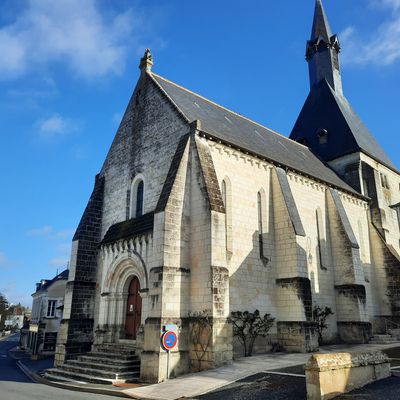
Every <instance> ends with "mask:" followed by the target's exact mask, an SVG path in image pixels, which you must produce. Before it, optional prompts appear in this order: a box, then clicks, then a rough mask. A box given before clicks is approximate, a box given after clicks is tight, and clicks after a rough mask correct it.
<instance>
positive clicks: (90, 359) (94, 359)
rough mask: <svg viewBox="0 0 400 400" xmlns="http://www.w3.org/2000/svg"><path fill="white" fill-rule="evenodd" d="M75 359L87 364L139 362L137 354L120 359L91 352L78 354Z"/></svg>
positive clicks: (127, 363)
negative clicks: (82, 354)
mask: <svg viewBox="0 0 400 400" xmlns="http://www.w3.org/2000/svg"><path fill="white" fill-rule="evenodd" d="M77 361H81V362H83V363H86V364H87V363H89V364H103V367H104V364H105V365H110V366H111V365H116V366H118V365H129V364H131V363H135V362H139V357H138V356H131V357H130V358H128V359H124V360H122V359H120V358H110V357H108V358H107V357H100V356H93V355H92V353H88V354H87V355H85V356H79V357H78V360H77Z"/></svg>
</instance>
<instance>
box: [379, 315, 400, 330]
mask: <svg viewBox="0 0 400 400" xmlns="http://www.w3.org/2000/svg"><path fill="white" fill-rule="evenodd" d="M379 318H380V319H383V320H384V321H385V332H386V333H387V332H388V330H389V328H388V322H389V323H390V324H392V325H394V326H395V328H390V329H400V324H398V323H397V322H393V321H392V320H390V319H388V318H385V317H379Z"/></svg>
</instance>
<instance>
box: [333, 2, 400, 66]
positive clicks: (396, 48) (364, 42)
mask: <svg viewBox="0 0 400 400" xmlns="http://www.w3.org/2000/svg"><path fill="white" fill-rule="evenodd" d="M371 4H372V5H373V6H379V7H383V8H386V9H387V8H389V9H390V10H391V15H390V18H389V19H387V20H386V21H384V22H382V23H381V24H380V25H379V26H378V28H377V29H376V31H375V32H373V34H372V36H371V37H370V38H369V39H366V38H363V37H362V36H361V34H360V33H359V32H358V31H357V30H356V29H355V28H354V27H348V28H346V29H345V30H344V31H343V32H342V34H341V35H340V36H341V41H342V44H343V56H342V61H343V63H345V64H359V65H363V64H376V65H383V66H385V65H390V64H393V63H394V62H396V61H399V60H400V0H379V1H376V0H375V1H372V3H371Z"/></svg>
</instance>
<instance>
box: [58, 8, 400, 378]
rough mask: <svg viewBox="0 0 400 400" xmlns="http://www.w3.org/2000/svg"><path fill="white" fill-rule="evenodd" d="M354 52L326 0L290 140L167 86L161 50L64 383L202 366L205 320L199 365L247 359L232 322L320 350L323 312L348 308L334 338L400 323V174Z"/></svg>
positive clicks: (78, 268)
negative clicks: (264, 319) (360, 102)
mask: <svg viewBox="0 0 400 400" xmlns="http://www.w3.org/2000/svg"><path fill="white" fill-rule="evenodd" d="M339 54H340V42H339V38H338V37H337V35H334V34H332V32H331V29H330V27H329V24H328V20H327V17H326V15H325V11H324V9H323V6H322V3H321V0H316V6H315V16H314V21H313V26H312V33H311V38H310V40H309V41H308V42H307V46H306V60H307V62H308V65H309V79H310V93H309V95H308V97H307V99H306V101H305V104H304V106H303V108H302V110H301V112H300V114H299V116H298V118H297V121H296V122H295V124H294V127H293V130H292V132H291V134H290V138H287V137H285V136H282V135H280V134H278V133H276V132H275V131H273V130H271V129H270V128H268V127H265V126H262V125H260V124H258V123H256V122H253V121H251V120H250V119H248V118H246V117H244V116H242V115H240V114H237V113H235V112H233V111H230V110H228V109H226V108H225V107H223V106H221V105H219V104H216V103H214V102H213V101H210V100H208V99H206V98H204V97H202V96H200V95H199V94H196V93H193V92H191V91H190V90H188V89H186V88H183V87H181V86H179V85H178V84H176V83H174V82H171V81H169V80H168V79H166V78H164V77H162V76H160V75H158V74H157V73H156V72H155V71H154V69H155V68H153V58H152V55H151V53H150V51H149V50H146V52H145V54H144V56H143V58H142V59H141V61H140V70H141V75H140V78H139V80H138V82H137V84H136V88H135V90H134V92H133V94H132V97H131V99H130V101H129V104H128V106H127V108H126V111H125V114H124V116H123V118H122V121H121V123H120V126H119V128H118V131H117V133H116V136H115V138H114V141H113V143H112V145H111V148H110V150H109V152H108V155H107V157H106V159H105V161H104V164H103V166H102V168H101V170H100V172H99V173H98V175H97V176H96V178H95V183H94V189H93V193H92V195H91V197H90V199H89V201H88V204H87V207H86V209H85V211H84V213H83V215H82V219H81V221H80V223H79V226H78V228H77V230H76V233H75V236H74V238H73V242H72V254H71V260H70V271H69V277H68V283H67V287H66V293H65V300H64V317H63V320H62V322H61V327H60V332H59V334H58V342H57V348H56V362H55V363H56V364H55V369H54V370H53V372H52V373H53V374H54V375H62V374H64V375H63V376H65V377H67V376H68V371H69V372H70V373H71V371H73V372H75V373H76V375H77V376H81V377H82V375H79V371H82V368H83V367H82V366H84V365H85V364H84V362H85V356H82V355H83V354H85V353H88V354H86V368H87V370H90V371H92V372H93V371H94V370H95V369H96V368H98V371H99V372H98V375H97V376H98V377H99V376H100V375H101V374H102V373H103V372H104V371H103V372H101V368H100V367H96V366H97V365H100V363H96V362H94V361H93V360H96V358H95V357H98V359H99V358H100V359H102V357H101V356H102V355H103V356H104V353H107V351H108V352H110V354H111V353H112V354H121V357H122V358H121V359H123V357H128V355H131V354H132V355H134V356H135V357H136V360H137V362H136V363H135V362H133V358H132V360H131V361H132V366H133V365H136V368H139V367H138V365H139V364H138V362H139V361H140V379H141V380H142V381H145V382H160V381H162V380H165V379H166V378H167V374H168V375H169V376H170V377H174V376H178V375H180V374H184V373H188V372H191V371H194V370H197V364H196V361H198V359H196V357H197V356H198V354H197V350H198V349H197V348H196V343H194V342H193V340H192V339H193V338H192V335H191V317H190V316H191V315H193V313H196V312H203V311H205V310H206V312H207V315H208V316H209V320H210V321H211V325H210V329H211V331H212V335H211V338H210V341H209V343H208V346H207V349H206V350H205V354H204V355H203V356H204V357H203V356H202V360H201V363H200V364H201V365H200V368H199V369H206V368H213V367H217V366H220V365H223V364H224V363H228V362H230V361H231V360H232V359H233V357H235V356H241V355H242V349H241V347H240V346H239V345H238V343H237V342H236V339H235V338H234V337H233V330H232V325H231V323H230V321H229V316H230V313H231V312H232V311H246V310H247V311H249V312H254V311H255V310H259V311H260V313H261V314H262V315H264V314H265V313H268V314H270V315H271V316H272V317H273V318H275V322H274V325H273V327H272V328H271V331H270V335H269V336H268V337H267V338H262V339H260V340H259V341H258V342H257V343H256V347H255V351H258V352H268V351H269V350H270V349H271V346H278V347H279V348H280V349H283V350H285V351H287V352H311V351H314V350H317V349H318V334H317V329H316V324H315V321H314V316H313V310H314V308H315V307H316V306H320V307H322V308H324V307H329V308H331V310H332V311H333V315H330V316H329V318H328V320H327V324H328V329H326V330H325V331H324V332H323V340H324V342H325V343H368V342H369V341H370V340H371V337H372V336H373V335H374V334H379V333H381V334H386V333H387V328H388V327H389V328H390V327H396V326H398V325H397V324H398V323H400V247H399V246H400V172H399V171H398V170H397V168H396V166H395V165H394V164H393V163H392V161H391V160H390V159H389V157H388V156H387V155H386V153H385V151H384V149H382V147H381V146H380V145H379V144H378V142H377V141H376V139H375V138H374V136H373V135H372V134H371V132H370V131H369V130H368V129H367V127H366V126H365V125H364V124H363V122H362V121H361V120H360V118H359V117H358V116H357V114H356V113H355V111H354V110H353V108H352V106H351V105H350V103H349V102H348V100H347V99H346V97H345V90H344V88H343V87H342V80H341V69H340V60H339ZM293 119H295V118H293ZM168 324H169V325H171V326H176V327H177V331H176V333H177V335H178V344H177V346H176V347H175V348H174V349H172V350H171V351H170V352H169V353H168V352H167V351H166V350H165V349H163V347H162V346H161V345H160V337H161V335H162V333H163V332H164V329H165V326H166V325H168ZM399 326H400V325H399ZM78 355H79V357H78ZM90 357H92V358H90ZM132 357H133V356H132ZM103 358H106V357H105V356H104V357H103ZM167 358H168V359H167ZM126 360H127V362H128V358H127V359H126ZM79 363H81V364H79ZM74 365H75V367H74ZM126 365H128V364H126ZM74 368H75V369H74ZM79 368H81V369H79ZM110 368H111V367H110ZM121 368H122V367H121ZM132 368H133V367H132ZM167 369H168V370H167ZM128 370H129V368H128V367H126V369H125V375H123V374H122V375H119V376H120V379H122V378H121V376H125V377H126V378H127V379H128V378H131V375H129V373H128V372H129V371H128ZM120 371H122V369H121V370H120ZM50 373H51V371H50ZM87 375H90V374H89V373H88V372H87V371H86V374H85V376H87ZM136 376H139V370H138V371H137V375H136ZM106 378H107V379H118V375H117V377H116V378H113V377H112V376H111V377H110V376H108V377H106ZM82 379H83V378H82ZM99 379H100V378H99Z"/></svg>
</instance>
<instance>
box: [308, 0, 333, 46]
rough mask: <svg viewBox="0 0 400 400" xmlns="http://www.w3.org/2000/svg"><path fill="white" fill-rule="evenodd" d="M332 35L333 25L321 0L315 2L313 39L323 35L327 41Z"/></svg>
mask: <svg viewBox="0 0 400 400" xmlns="http://www.w3.org/2000/svg"><path fill="white" fill-rule="evenodd" d="M331 36H332V32H331V27H330V26H329V22H328V18H327V17H326V14H325V10H324V6H323V5H322V2H321V0H317V1H316V2H315V11H314V21H313V26H312V30H311V40H313V39H315V38H317V37H321V38H324V39H325V40H326V41H328V40H329V39H330V37H331Z"/></svg>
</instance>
